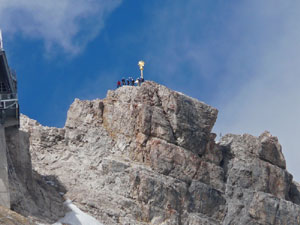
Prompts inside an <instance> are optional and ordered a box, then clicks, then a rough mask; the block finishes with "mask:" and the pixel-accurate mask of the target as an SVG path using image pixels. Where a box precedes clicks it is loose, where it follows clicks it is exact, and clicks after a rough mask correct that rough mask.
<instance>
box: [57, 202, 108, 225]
mask: <svg viewBox="0 0 300 225" xmlns="http://www.w3.org/2000/svg"><path fill="white" fill-rule="evenodd" d="M64 204H65V206H66V207H68V208H69V209H70V210H71V211H70V212H68V213H67V214H66V215H65V217H64V218H62V219H60V220H59V221H58V222H57V223H55V224H53V225H62V224H69V225H87V224H88V225H103V224H102V223H100V222H99V221H98V220H96V219H95V218H94V217H92V216H90V215H88V214H86V213H84V212H82V211H81V210H80V209H79V208H78V207H76V206H75V205H74V204H72V201H71V200H67V201H66V202H65V203H64Z"/></svg>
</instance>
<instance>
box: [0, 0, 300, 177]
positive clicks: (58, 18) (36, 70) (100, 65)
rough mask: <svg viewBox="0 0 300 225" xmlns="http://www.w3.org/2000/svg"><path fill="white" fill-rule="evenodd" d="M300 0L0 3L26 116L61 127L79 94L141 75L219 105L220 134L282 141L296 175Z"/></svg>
mask: <svg viewBox="0 0 300 225" xmlns="http://www.w3.org/2000/svg"><path fill="white" fill-rule="evenodd" d="M299 11H300V3H299V1H296V0H286V1H281V0H264V1H261V0H251V1H236V0H228V1H224V0H187V1H182V0H164V1H155V0H153V1H134V0H43V1H36V0H27V1H22V0H0V27H1V28H2V30H3V36H4V47H5V49H6V51H7V56H8V60H9V63H10V65H11V67H13V68H14V69H16V71H17V74H18V81H19V98H20V104H21V112H22V113H24V114H26V115H28V116H29V117H31V118H33V119H36V120H38V121H39V122H40V123H42V124H43V125H48V126H57V127H63V126H64V122H65V119H66V113H67V110H68V108H69V106H70V104H71V103H72V102H73V100H74V98H80V99H95V98H104V97H105V95H106V92H107V90H108V89H113V88H115V85H116V81H117V80H118V79H119V78H121V77H122V76H133V77H136V76H138V74H139V70H138V67H137V62H138V61H139V60H141V59H143V60H144V61H145V62H146V66H145V71H144V72H145V78H146V79H148V80H154V81H156V82H158V83H161V84H164V85H166V86H168V87H169V88H172V89H175V90H177V91H180V92H183V93H185V94H187V95H190V96H192V97H195V98H197V99H199V100H201V101H204V102H206V103H208V104H210V105H213V106H215V107H216V108H218V109H219V117H218V120H217V123H216V126H215V128H214V131H215V132H216V133H217V134H219V133H222V134H225V133H238V134H241V133H250V134H253V135H259V134H261V133H262V132H263V131H264V130H269V131H271V133H272V134H273V135H275V136H278V138H279V140H280V142H281V144H282V145H283V152H284V154H285V156H286V159H287V163H288V168H289V170H290V171H291V172H292V173H293V174H294V175H295V177H296V179H297V180H299V181H300V173H299V166H298V158H299V156H300V153H299V150H298V148H299V147H298V146H299V143H298V140H299V139H300V137H299V136H300V132H299V127H300V120H299V119H298V118H299V115H300V101H299V97H300V92H299V84H300V76H299V73H300V68H299V66H300V63H299V62H300V56H299V52H300V45H299V40H300V29H299V28H300V25H299V21H300V14H299Z"/></svg>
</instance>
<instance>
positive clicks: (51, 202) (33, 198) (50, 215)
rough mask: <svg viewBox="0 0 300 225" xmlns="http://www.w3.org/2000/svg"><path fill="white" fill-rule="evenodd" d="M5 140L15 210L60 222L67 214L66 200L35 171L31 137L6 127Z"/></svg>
mask: <svg viewBox="0 0 300 225" xmlns="http://www.w3.org/2000/svg"><path fill="white" fill-rule="evenodd" d="M5 141H6V147H7V163H8V181H9V192H10V206H11V209H13V210H14V211H16V212H18V213H20V214H22V215H24V216H32V217H36V218H37V219H41V221H48V222H54V221H56V220H57V219H58V218H59V217H61V216H63V215H64V213H65V209H64V206H63V202H64V199H63V198H62V196H60V195H59V193H58V192H59V191H58V190H56V188H54V187H52V186H50V185H48V184H47V180H46V177H42V176H41V175H39V174H38V173H36V172H33V171H32V165H31V156H30V152H29V136H28V134H27V133H25V132H23V131H19V129H18V128H16V127H9V128H5Z"/></svg>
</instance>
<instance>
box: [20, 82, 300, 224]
mask: <svg viewBox="0 0 300 225" xmlns="http://www.w3.org/2000/svg"><path fill="white" fill-rule="evenodd" d="M217 113H218V111H217V110H216V109H215V108H213V107H211V106H208V105H207V104H205V103H203V102H199V101H198V100H196V99H193V98H190V97H188V96H185V95H184V94H181V93H178V92H175V91H172V90H170V89H168V88H166V87H164V86H162V85H159V84H156V83H154V82H145V83H143V84H142V86H140V87H132V86H123V87H121V88H118V89H117V90H114V91H109V92H108V94H107V97H106V98H105V99H102V100H101V99H96V100H92V101H87V100H85V101H82V100H79V99H75V101H74V102H73V104H72V105H71V107H70V110H69V112H68V116H67V121H66V124H65V127H64V128H51V127H44V126H41V125H40V124H38V123H37V122H36V121H33V120H31V119H29V118H28V117H25V116H22V123H21V129H22V130H23V131H24V132H27V133H28V134H29V138H30V152H31V157H32V161H33V168H34V169H35V170H36V171H38V172H39V173H40V174H42V176H43V177H47V178H51V177H55V178H58V179H59V182H58V181H55V182H54V183H61V184H63V186H64V188H65V190H62V189H61V187H58V189H59V188H60V190H61V191H62V192H64V194H65V197H66V198H70V199H71V200H73V202H74V203H75V204H76V205H77V206H78V207H80V208H81V209H82V210H84V211H85V212H87V213H89V214H91V215H93V216H95V217H96V218H97V219H98V220H99V221H100V222H102V223H103V224H106V225H115V224H122V225H125V224H127V225H144V224H152V225H163V224H164V225H166V224H170V225H173V224H174V225H175V224H179V225H182V224H184V225H196V224H207V225H208V224H209V225H217V224H224V225H227V224H300V223H299V220H298V218H299V210H300V206H299V203H300V193H299V191H300V188H299V186H298V185H297V183H296V182H294V181H293V180H292V175H290V174H289V173H288V172H287V171H286V169H285V168H286V165H285V160H284V157H283V154H282V148H281V146H280V144H279V142H278V140H277V138H276V137H272V136H271V134H269V133H267V132H265V133H263V134H262V135H261V136H260V137H254V136H251V135H248V134H245V135H232V134H228V135H225V136H224V137H223V138H222V139H221V140H220V142H217V143H216V142H215V140H214V139H215V137H216V135H215V134H213V133H211V130H212V127H213V125H214V123H215V121H216V118H217ZM24 166H25V165H24ZM58 186H59V185H58Z"/></svg>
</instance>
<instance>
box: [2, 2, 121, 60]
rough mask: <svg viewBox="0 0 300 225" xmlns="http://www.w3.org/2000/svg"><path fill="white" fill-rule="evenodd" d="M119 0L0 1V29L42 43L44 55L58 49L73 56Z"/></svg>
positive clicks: (93, 34) (117, 4)
mask: <svg viewBox="0 0 300 225" xmlns="http://www.w3.org/2000/svg"><path fill="white" fill-rule="evenodd" d="M120 3H121V0H25V1H24V0H0V27H1V28H2V29H3V32H4V33H7V34H10V35H15V34H22V35H23V36H24V37H26V38H32V39H40V40H42V41H44V43H45V47H46V49H47V51H48V52H49V51H51V50H53V49H58V48H60V49H61V50H62V51H63V52H65V53H68V54H71V55H74V54H78V53H79V52H80V51H81V50H83V49H84V48H85V46H86V45H87V44H88V42H89V41H91V40H93V39H94V38H95V37H96V36H97V35H98V34H99V32H100V31H101V29H102V28H103V26H104V20H105V18H106V17H107V16H108V15H109V14H110V13H111V12H112V11H113V10H114V9H115V8H116V7H117V6H119V5H120Z"/></svg>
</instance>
